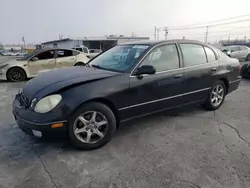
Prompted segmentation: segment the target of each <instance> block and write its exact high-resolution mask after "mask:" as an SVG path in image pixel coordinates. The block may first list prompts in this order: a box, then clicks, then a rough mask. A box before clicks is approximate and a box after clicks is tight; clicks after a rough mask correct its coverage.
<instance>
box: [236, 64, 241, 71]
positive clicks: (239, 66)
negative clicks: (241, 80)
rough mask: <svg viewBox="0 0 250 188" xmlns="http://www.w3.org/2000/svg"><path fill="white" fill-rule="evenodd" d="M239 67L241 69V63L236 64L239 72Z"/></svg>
mask: <svg viewBox="0 0 250 188" xmlns="http://www.w3.org/2000/svg"><path fill="white" fill-rule="evenodd" d="M240 69H241V65H240V64H239V65H238V66H237V70H238V71H239V72H240Z"/></svg>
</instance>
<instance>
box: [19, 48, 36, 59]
mask: <svg viewBox="0 0 250 188" xmlns="http://www.w3.org/2000/svg"><path fill="white" fill-rule="evenodd" d="M37 52H38V51H37V50H35V51H34V52H32V53H27V54H25V55H24V56H23V57H21V58H18V59H17V60H18V61H26V60H29V59H30V58H31V57H32V56H33V55H35V54H36V53H37Z"/></svg>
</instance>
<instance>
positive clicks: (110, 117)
mask: <svg viewBox="0 0 250 188" xmlns="http://www.w3.org/2000/svg"><path fill="white" fill-rule="evenodd" d="M94 112H96V114H97V115H96V118H95V122H97V121H96V120H97V119H98V118H99V119H100V118H101V121H99V120H98V122H99V123H100V122H105V121H106V122H107V123H106V124H103V125H102V126H99V128H96V127H95V126H94V125H95V123H91V121H93V114H94ZM88 116H89V117H88ZM80 117H81V118H82V117H83V119H81V120H80V119H79V118H80ZM82 122H84V123H82ZM100 125H101V124H100ZM97 129H98V131H99V133H100V132H101V133H102V135H103V137H101V136H99V134H96V131H97ZM79 130H80V131H79ZM115 130H116V118H115V115H114V113H113V112H112V110H111V109H110V108H109V107H108V106H106V105H105V104H103V103H98V102H90V103H87V104H84V105H83V106H82V107H80V108H79V109H78V110H77V111H76V112H75V113H74V114H73V115H72V117H71V118H70V121H69V124H68V135H69V138H70V140H71V143H72V144H73V145H74V146H75V147H76V148H79V149H84V150H93V149H97V148H100V147H102V146H104V145H105V144H107V143H108V142H109V141H110V140H111V138H112V137H113V135H114V133H115ZM77 131H78V132H81V131H82V132H81V133H75V132H77ZM89 134H92V135H91V136H90V137H89V138H90V139H89V141H88V135H89ZM91 139H92V140H91ZM95 139H96V140H98V139H100V140H98V141H96V142H95V141H94V140H95ZM90 142H92V143H90Z"/></svg>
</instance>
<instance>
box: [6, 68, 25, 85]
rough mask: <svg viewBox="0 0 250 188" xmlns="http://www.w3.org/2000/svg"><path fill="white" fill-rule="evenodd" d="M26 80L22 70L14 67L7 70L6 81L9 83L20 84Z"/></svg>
mask: <svg viewBox="0 0 250 188" xmlns="http://www.w3.org/2000/svg"><path fill="white" fill-rule="evenodd" d="M25 79H26V74H25V72H24V70H23V69H21V68H18V67H14V68H11V69H10V70H8V72H7V80H8V81H10V82H21V81H24V80H25Z"/></svg>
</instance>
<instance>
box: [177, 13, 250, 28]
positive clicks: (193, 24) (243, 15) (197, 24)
mask: <svg viewBox="0 0 250 188" xmlns="http://www.w3.org/2000/svg"><path fill="white" fill-rule="evenodd" d="M247 16H250V14H245V15H241V16H236V17H231V18H226V19H221V20H215V21H211V22H205V23H198V24H191V25H183V26H174V27H173V28H176V29H178V27H191V26H197V25H207V24H210V23H215V22H222V21H227V20H233V19H237V18H242V17H247Z"/></svg>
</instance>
